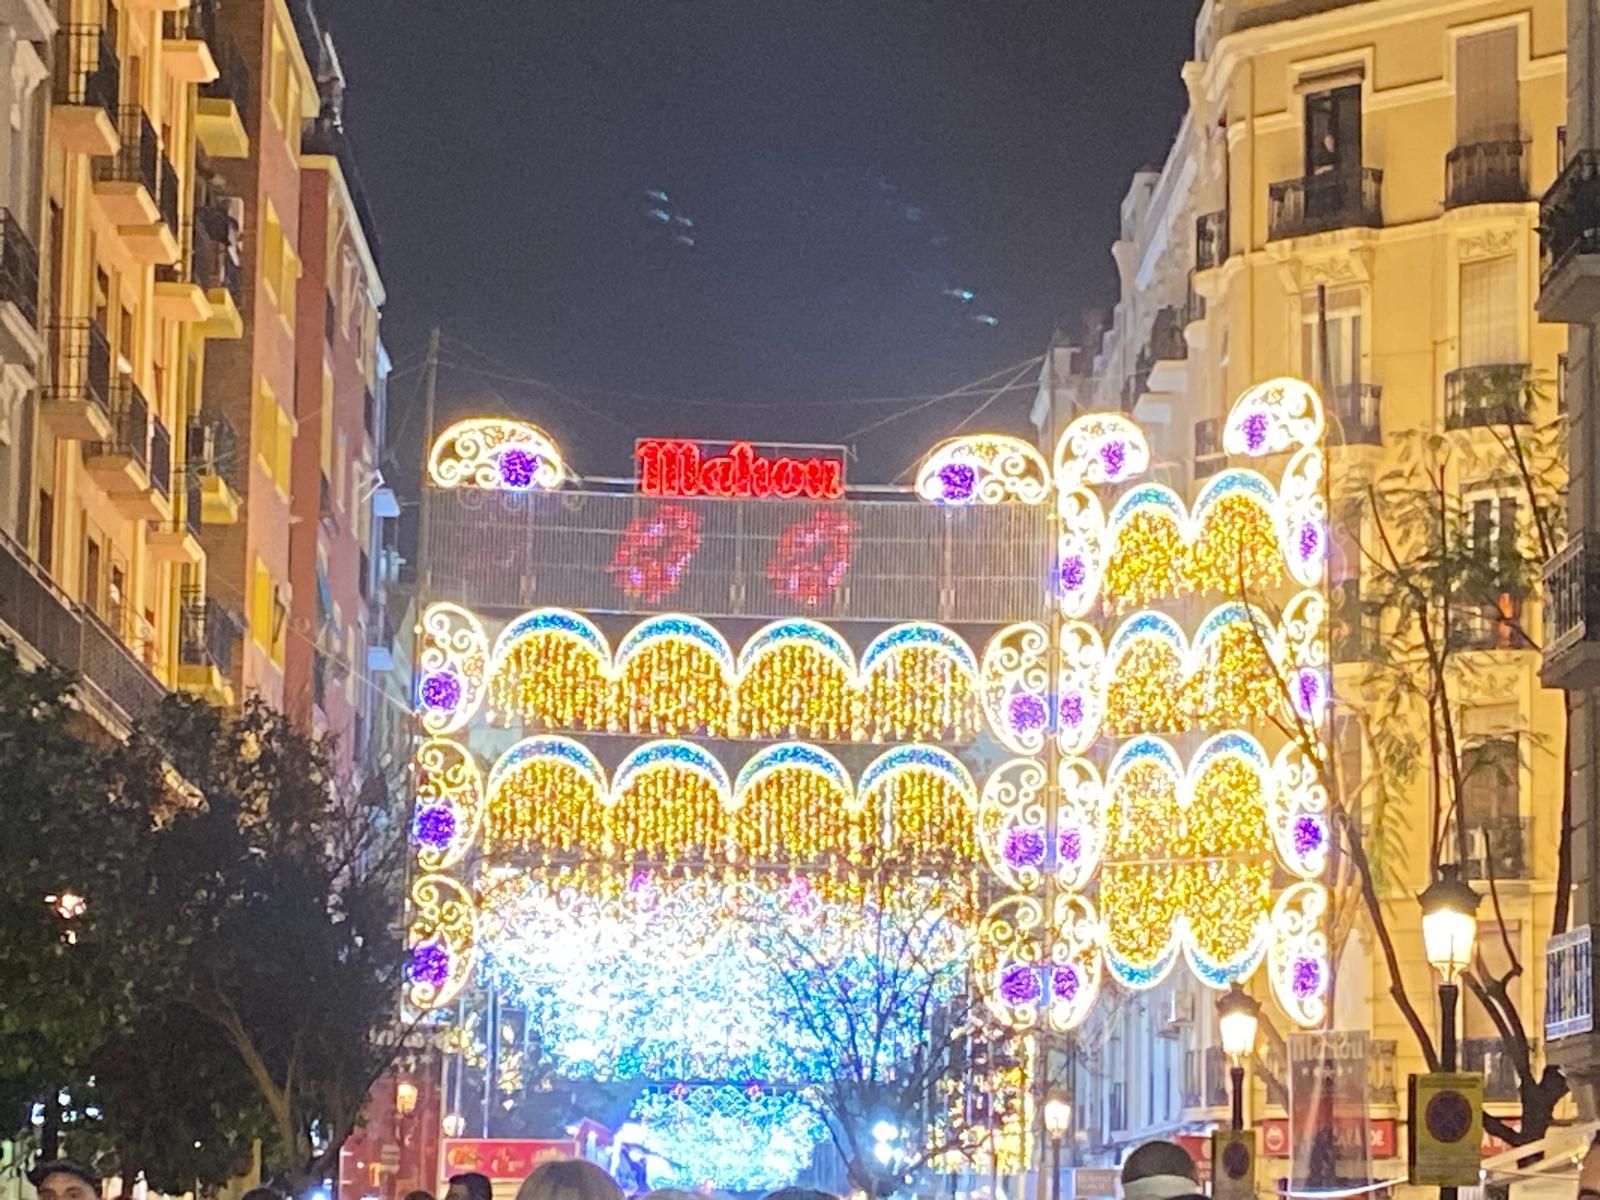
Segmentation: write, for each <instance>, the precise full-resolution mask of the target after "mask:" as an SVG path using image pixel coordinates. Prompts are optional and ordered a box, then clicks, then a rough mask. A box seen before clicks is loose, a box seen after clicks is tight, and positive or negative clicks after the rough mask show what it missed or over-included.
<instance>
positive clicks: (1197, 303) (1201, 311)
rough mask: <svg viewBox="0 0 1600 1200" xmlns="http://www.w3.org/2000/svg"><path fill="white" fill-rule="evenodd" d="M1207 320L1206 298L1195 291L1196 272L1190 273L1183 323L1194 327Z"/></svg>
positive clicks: (1184, 302)
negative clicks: (1196, 323)
mask: <svg viewBox="0 0 1600 1200" xmlns="http://www.w3.org/2000/svg"><path fill="white" fill-rule="evenodd" d="M1205 319H1206V298H1205V297H1204V296H1202V295H1201V294H1200V293H1199V292H1198V291H1196V290H1195V286H1194V272H1193V271H1190V272H1189V292H1188V295H1186V296H1185V297H1184V300H1183V323H1184V325H1186V326H1188V325H1193V324H1194V323H1195V322H1196V321H1204V320H1205Z"/></svg>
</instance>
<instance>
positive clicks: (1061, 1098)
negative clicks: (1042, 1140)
mask: <svg viewBox="0 0 1600 1200" xmlns="http://www.w3.org/2000/svg"><path fill="white" fill-rule="evenodd" d="M1071 1124H1072V1101H1070V1100H1068V1099H1067V1097H1066V1096H1065V1095H1064V1094H1063V1093H1061V1092H1051V1093H1050V1094H1049V1095H1048V1096H1046V1097H1045V1101H1044V1128H1045V1132H1046V1133H1048V1134H1049V1135H1050V1200H1061V1143H1062V1141H1063V1140H1064V1139H1065V1138H1066V1136H1067V1129H1068V1127H1070V1126H1071Z"/></svg>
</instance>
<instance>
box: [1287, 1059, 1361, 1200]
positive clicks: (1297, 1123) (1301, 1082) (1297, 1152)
mask: <svg viewBox="0 0 1600 1200" xmlns="http://www.w3.org/2000/svg"><path fill="white" fill-rule="evenodd" d="M1369 1041H1370V1039H1369V1038H1368V1035H1367V1034H1365V1033H1345V1032H1339V1031H1328V1032H1312V1033H1294V1034H1290V1036H1289V1144H1290V1159H1289V1178H1290V1187H1291V1189H1293V1190H1295V1191H1317V1190H1327V1189H1335V1188H1349V1187H1361V1186H1364V1185H1365V1184H1367V1183H1370V1182H1371V1180H1372V1158H1371V1153H1370V1142H1369V1140H1368V1136H1367V1071H1368V1066H1367V1057H1368V1048H1369Z"/></svg>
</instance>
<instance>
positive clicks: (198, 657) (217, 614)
mask: <svg viewBox="0 0 1600 1200" xmlns="http://www.w3.org/2000/svg"><path fill="white" fill-rule="evenodd" d="M241 632H242V630H241V628H240V625H239V622H238V621H237V620H236V619H235V618H234V616H233V614H232V613H230V612H229V611H228V610H227V609H226V608H224V607H223V606H222V605H221V604H218V603H217V601H216V600H215V599H214V598H212V597H210V596H207V595H205V594H204V592H203V590H202V589H201V588H198V587H186V588H184V589H183V615H182V621H181V623H180V628H179V638H178V655H179V661H180V662H181V663H183V664H184V665H185V666H210V667H215V668H216V670H217V671H218V673H219V674H221V675H223V676H227V675H229V674H231V673H232V670H233V654H234V647H235V646H236V645H237V644H238V641H239V638H240V636H241Z"/></svg>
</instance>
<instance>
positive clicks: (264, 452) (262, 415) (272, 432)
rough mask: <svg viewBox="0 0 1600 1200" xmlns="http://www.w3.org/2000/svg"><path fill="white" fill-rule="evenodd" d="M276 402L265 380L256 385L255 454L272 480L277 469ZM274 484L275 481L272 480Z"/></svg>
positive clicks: (253, 422)
mask: <svg viewBox="0 0 1600 1200" xmlns="http://www.w3.org/2000/svg"><path fill="white" fill-rule="evenodd" d="M277 408H278V402H277V400H276V399H274V398H273V395H272V388H270V387H269V386H268V385H267V381H266V380H265V379H262V380H258V381H257V384H256V412H255V420H254V421H252V422H251V423H252V424H253V425H254V426H255V439H256V454H257V456H258V457H259V458H260V459H261V467H262V469H263V470H264V471H266V473H267V477H268V478H269V479H270V478H273V476H274V474H275V473H276V471H277V469H278V413H277ZM274 482H276V480H274Z"/></svg>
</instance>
